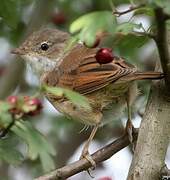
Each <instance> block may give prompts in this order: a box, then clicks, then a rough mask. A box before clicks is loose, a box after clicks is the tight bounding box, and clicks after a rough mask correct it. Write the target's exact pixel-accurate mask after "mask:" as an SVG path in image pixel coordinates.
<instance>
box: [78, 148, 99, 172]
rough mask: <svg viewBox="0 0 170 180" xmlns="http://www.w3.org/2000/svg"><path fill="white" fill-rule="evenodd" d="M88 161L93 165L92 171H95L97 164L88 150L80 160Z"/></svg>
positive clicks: (84, 151)
mask: <svg viewBox="0 0 170 180" xmlns="http://www.w3.org/2000/svg"><path fill="white" fill-rule="evenodd" d="M83 158H85V159H87V161H89V162H90V164H91V168H90V169H92V170H93V169H95V168H96V162H95V161H94V160H93V158H92V156H91V155H90V153H89V152H88V151H87V150H83V151H82V154H81V156H80V159H83Z"/></svg>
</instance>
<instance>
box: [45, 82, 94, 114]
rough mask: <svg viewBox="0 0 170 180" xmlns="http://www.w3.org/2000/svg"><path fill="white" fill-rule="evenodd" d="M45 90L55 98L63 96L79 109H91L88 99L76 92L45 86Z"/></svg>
mask: <svg viewBox="0 0 170 180" xmlns="http://www.w3.org/2000/svg"><path fill="white" fill-rule="evenodd" d="M43 89H44V90H45V91H47V92H48V93H51V94H53V95H55V96H59V97H60V96H61V97H62V96H63V97H66V98H68V99H69V100H70V101H71V102H72V103H73V104H74V105H76V106H78V107H82V108H85V109H88V110H90V109H91V107H90V104H89V102H88V99H87V98H86V97H84V96H82V95H80V94H79V93H77V92H75V91H72V90H69V89H65V88H60V87H50V86H45V85H44V86H43Z"/></svg>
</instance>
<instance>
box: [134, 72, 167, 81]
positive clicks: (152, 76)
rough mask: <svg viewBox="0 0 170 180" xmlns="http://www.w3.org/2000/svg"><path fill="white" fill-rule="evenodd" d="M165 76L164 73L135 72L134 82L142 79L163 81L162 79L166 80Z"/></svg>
mask: <svg viewBox="0 0 170 180" xmlns="http://www.w3.org/2000/svg"><path fill="white" fill-rule="evenodd" d="M135 76H136V77H135ZM164 76H165V75H164V73H162V72H154V71H148V72H135V73H134V78H135V79H134V80H142V79H155V80H156V79H162V78H164Z"/></svg>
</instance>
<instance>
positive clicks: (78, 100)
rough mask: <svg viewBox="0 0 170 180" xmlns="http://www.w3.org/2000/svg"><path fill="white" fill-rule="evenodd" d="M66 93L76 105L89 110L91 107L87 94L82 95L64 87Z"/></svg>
mask: <svg viewBox="0 0 170 180" xmlns="http://www.w3.org/2000/svg"><path fill="white" fill-rule="evenodd" d="M64 94H65V96H66V97H67V98H68V99H69V100H70V101H71V102H72V103H73V104H75V105H76V106H78V107H82V108H85V109H88V110H90V109H91V107H90V104H89V102H88V99H87V98H86V97H85V96H82V95H80V94H79V93H77V92H74V91H71V90H69V89H64Z"/></svg>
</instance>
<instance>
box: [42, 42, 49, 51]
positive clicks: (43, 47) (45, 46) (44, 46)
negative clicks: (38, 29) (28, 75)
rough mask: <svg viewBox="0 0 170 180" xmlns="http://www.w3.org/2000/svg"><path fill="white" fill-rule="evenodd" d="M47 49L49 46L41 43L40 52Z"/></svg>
mask: <svg viewBox="0 0 170 180" xmlns="http://www.w3.org/2000/svg"><path fill="white" fill-rule="evenodd" d="M48 48H49V45H48V44H47V42H43V43H42V44H41V50H43V51H47V50H48Z"/></svg>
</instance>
